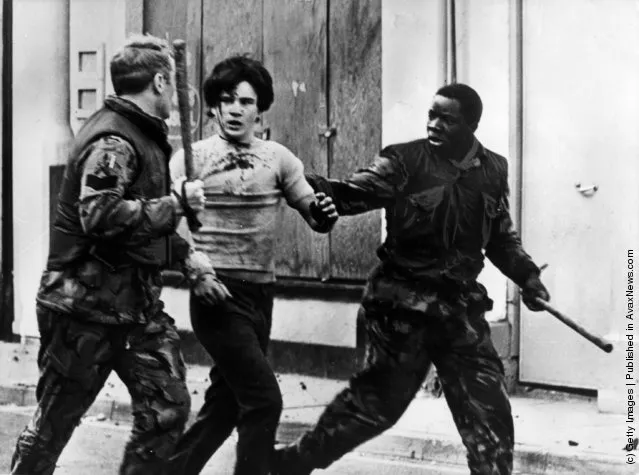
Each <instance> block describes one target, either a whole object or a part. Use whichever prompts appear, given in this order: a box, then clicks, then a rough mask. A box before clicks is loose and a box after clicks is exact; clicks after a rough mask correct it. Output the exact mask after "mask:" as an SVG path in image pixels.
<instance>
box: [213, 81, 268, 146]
mask: <svg viewBox="0 0 639 475" xmlns="http://www.w3.org/2000/svg"><path fill="white" fill-rule="evenodd" d="M217 115H218V121H219V124H220V129H221V132H222V134H224V135H225V136H226V137H227V138H229V139H233V140H236V141H239V142H245V143H246V142H250V141H251V139H252V138H253V134H254V133H255V127H256V124H257V118H258V116H259V111H258V109H257V93H256V92H255V89H253V86H251V85H250V84H249V83H248V82H246V81H242V82H241V83H239V84H238V85H237V87H236V88H235V90H234V91H230V92H223V93H222V94H221V95H220V104H219V106H218V110H217Z"/></svg>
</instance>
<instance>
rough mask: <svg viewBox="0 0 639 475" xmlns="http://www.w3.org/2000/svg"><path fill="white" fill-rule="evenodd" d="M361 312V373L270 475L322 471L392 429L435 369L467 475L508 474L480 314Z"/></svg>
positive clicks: (494, 359)
mask: <svg viewBox="0 0 639 475" xmlns="http://www.w3.org/2000/svg"><path fill="white" fill-rule="evenodd" d="M363 311H364V314H365V322H366V327H367V334H368V340H369V341H368V355H367V361H366V366H365V368H364V370H363V371H361V372H360V373H358V374H356V375H355V376H353V377H352V378H351V380H350V383H349V386H348V387H347V388H346V389H345V390H343V391H342V392H341V393H340V394H338V395H337V396H336V398H335V399H334V400H333V402H331V404H329V406H328V407H327V408H326V410H325V411H324V413H323V414H322V416H321V417H320V419H319V421H318V422H317V424H316V426H315V427H314V428H313V429H312V430H311V431H309V432H307V433H306V434H304V435H303V436H302V437H301V438H300V439H299V440H298V441H297V443H296V444H294V445H292V446H290V447H289V448H287V449H285V450H284V451H282V452H281V453H279V454H278V459H279V460H281V462H278V464H280V468H279V470H280V472H277V473H282V474H287V475H293V474H297V473H300V474H307V473H310V472H311V471H312V470H313V469H314V468H326V467H328V466H329V465H330V464H331V463H332V462H334V461H335V460H337V459H339V458H340V457H342V456H343V455H344V454H346V453H347V452H349V451H351V450H353V449H354V448H355V447H357V446H358V445H360V444H362V443H363V442H366V441H367V440H369V439H371V438H373V437H375V436H377V435H379V434H381V433H382V432H383V431H385V430H387V429H389V428H390V427H392V426H393V425H394V424H395V422H397V420H398V419H399V418H400V416H401V415H402V414H403V413H404V411H405V410H406V408H407V407H408V405H409V403H410V402H411V401H412V399H413V397H414V396H415V394H416V393H417V391H418V390H419V388H420V387H421V384H422V382H423V380H424V378H425V376H426V374H427V372H428V369H429V367H430V365H431V364H434V365H435V367H436V368H437V373H438V376H439V378H440V380H441V384H442V387H443V390H444V395H445V397H446V401H447V403H448V406H449V408H450V410H451V412H452V415H453V419H454V421H455V424H456V426H457V429H458V431H459V433H460V435H461V438H462V441H463V443H464V445H465V446H466V449H467V453H468V466H469V467H470V472H471V474H473V475H480V474H481V475H507V474H510V473H511V472H512V464H513V445H514V429H513V420H512V415H511V408H510V403H509V401H508V395H507V393H506V387H505V382H504V370H503V365H502V363H501V361H500V359H499V356H498V355H497V353H496V351H495V349H494V347H493V344H492V341H491V338H490V329H489V326H488V323H487V322H486V320H485V318H484V314H483V311H478V312H473V311H472V309H469V312H468V313H466V314H464V315H450V316H449V317H450V319H449V320H448V321H446V320H437V319H430V320H429V319H428V318H424V317H425V316H422V318H415V315H414V314H407V313H403V312H402V311H401V310H398V309H385V310H384V309H381V308H375V306H370V307H368V308H367V309H366V310H363ZM418 317H419V316H418ZM451 319H452V320H451ZM453 322H454V323H453ZM424 423H425V424H427V423H428V421H427V420H426V421H424Z"/></svg>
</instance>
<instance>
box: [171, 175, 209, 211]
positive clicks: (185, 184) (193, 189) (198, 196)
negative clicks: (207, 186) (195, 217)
mask: <svg viewBox="0 0 639 475" xmlns="http://www.w3.org/2000/svg"><path fill="white" fill-rule="evenodd" d="M173 190H174V191H175V193H177V195H178V196H180V200H178V201H179V205H180V209H181V213H182V214H184V207H183V203H186V204H187V206H189V207H190V208H191V209H192V210H193V211H194V212H196V213H198V212H200V211H202V209H203V208H204V203H205V202H206V197H205V196H204V183H203V182H202V180H194V181H186V177H182V178H178V179H177V180H175V181H174V182H173Z"/></svg>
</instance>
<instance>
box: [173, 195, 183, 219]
mask: <svg viewBox="0 0 639 475" xmlns="http://www.w3.org/2000/svg"><path fill="white" fill-rule="evenodd" d="M170 196H171V204H172V205H173V208H174V209H175V213H176V214H177V215H178V216H183V215H184V208H182V200H181V198H180V195H179V194H178V192H177V191H175V190H171V195H170Z"/></svg>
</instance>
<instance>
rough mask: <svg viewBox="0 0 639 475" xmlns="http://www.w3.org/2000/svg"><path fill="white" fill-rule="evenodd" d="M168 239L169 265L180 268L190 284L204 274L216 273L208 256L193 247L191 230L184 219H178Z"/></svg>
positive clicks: (213, 274)
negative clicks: (169, 245)
mask: <svg viewBox="0 0 639 475" xmlns="http://www.w3.org/2000/svg"><path fill="white" fill-rule="evenodd" d="M169 239H170V243H171V256H172V262H171V263H170V267H171V268H174V269H177V268H181V270H182V273H183V274H184V277H186V279H187V281H188V282H189V284H190V285H193V284H195V283H197V281H198V280H200V279H202V278H203V277H204V276H205V275H212V276H215V275H216V274H215V269H214V268H213V264H212V263H211V260H210V259H209V258H208V256H207V255H206V254H205V253H203V252H202V251H197V250H196V249H195V246H194V243H193V238H192V236H191V232H190V231H189V228H188V226H187V225H186V221H185V220H180V222H179V224H178V227H177V230H176V231H175V232H174V233H173V234H171V236H170V237H169ZM177 266H179V267H177Z"/></svg>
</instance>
